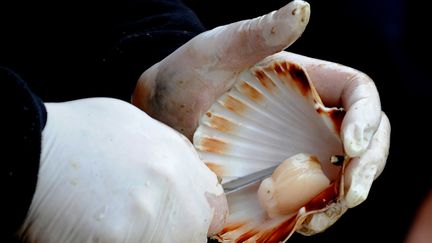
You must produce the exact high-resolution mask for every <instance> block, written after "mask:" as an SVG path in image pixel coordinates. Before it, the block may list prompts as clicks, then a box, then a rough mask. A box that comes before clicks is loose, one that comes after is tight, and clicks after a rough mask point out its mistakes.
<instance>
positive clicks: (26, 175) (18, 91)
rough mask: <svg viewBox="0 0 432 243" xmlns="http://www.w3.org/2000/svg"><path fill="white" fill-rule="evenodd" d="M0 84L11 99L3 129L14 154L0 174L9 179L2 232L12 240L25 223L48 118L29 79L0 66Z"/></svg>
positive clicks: (9, 240) (9, 151) (5, 179)
mask: <svg viewBox="0 0 432 243" xmlns="http://www.w3.org/2000/svg"><path fill="white" fill-rule="evenodd" d="M0 87H1V90H2V91H7V92H8V95H10V96H9V97H10V98H11V99H10V102H8V103H3V104H4V106H6V104H7V106H6V107H5V110H6V112H4V114H8V117H7V119H3V122H5V125H4V129H5V130H7V131H6V132H3V134H5V136H4V137H3V139H4V140H3V141H4V142H3V145H4V144H6V151H7V153H12V154H13V156H12V158H9V159H6V160H5V161H3V163H2V167H1V168H2V169H1V177H2V179H3V181H5V182H6V185H5V191H4V192H5V194H3V200H4V202H5V207H4V208H3V212H4V213H3V216H2V221H3V223H2V225H3V226H2V227H4V229H6V232H5V234H3V236H8V237H9V238H8V241H7V242H12V241H13V238H14V234H15V232H16V231H17V230H18V228H19V227H20V225H21V224H22V222H23V220H24V218H25V216H26V213H27V210H28V208H29V206H30V203H31V199H32V197H33V194H34V191H35V189H36V181H37V172H38V170H39V156H40V149H41V132H42V129H43V127H44V126H45V122H46V118H47V117H46V110H45V106H44V104H43V103H42V101H41V100H40V99H39V98H38V97H37V96H35V95H34V94H33V93H32V92H31V91H30V89H29V88H28V86H27V85H26V83H25V82H24V81H23V80H22V79H21V78H20V77H18V76H17V75H16V74H15V73H14V72H12V71H11V70H8V69H5V68H1V67H0Z"/></svg>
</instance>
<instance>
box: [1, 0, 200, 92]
mask: <svg viewBox="0 0 432 243" xmlns="http://www.w3.org/2000/svg"><path fill="white" fill-rule="evenodd" d="M0 29H1V38H0V53H1V55H0V66H6V67H9V68H11V69H13V70H15V71H16V72H17V73H18V74H20V75H21V77H22V78H23V79H24V80H26V81H27V82H29V83H30V84H31V87H32V89H33V90H34V91H35V92H36V93H37V94H38V95H39V96H40V97H41V98H42V99H43V100H44V101H65V100H71V99H77V98H83V97H94V96H108V97H114V98H119V99H122V100H127V101H129V99H130V95H131V93H132V91H133V89H134V87H135V83H136V80H137V79H138V77H139V76H140V75H141V73H142V72H143V71H144V70H146V69H147V68H149V67H150V66H151V65H153V64H155V63H156V62H158V61H160V60H161V59H163V58H164V57H165V56H167V55H168V54H169V53H171V52H172V51H174V50H175V49H176V48H178V47H179V46H181V45H182V44H184V43H185V42H186V41H188V40H189V39H191V38H192V37H193V36H195V35H197V34H198V33H200V32H202V31H203V30H204V28H203V27H202V25H201V23H200V22H199V20H198V18H197V17H196V16H195V14H194V13H193V12H192V11H191V10H190V9H188V8H187V7H185V6H184V5H183V3H182V2H181V1H179V0H169V1H168V0H114V1H101V0H95V1H84V0H77V1H69V2H61V1H60V2H51V1H31V0H22V1H19V0H18V1H15V0H14V1H1V3H0Z"/></svg>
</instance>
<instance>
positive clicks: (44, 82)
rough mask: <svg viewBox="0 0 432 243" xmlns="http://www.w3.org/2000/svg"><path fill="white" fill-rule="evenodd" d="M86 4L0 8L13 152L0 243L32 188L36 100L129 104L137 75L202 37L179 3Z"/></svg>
mask: <svg viewBox="0 0 432 243" xmlns="http://www.w3.org/2000/svg"><path fill="white" fill-rule="evenodd" d="M91 2H92V3H91V5H89V3H88V1H80V0H78V1H74V2H72V3H63V4H61V5H60V3H49V4H48V3H46V2H44V1H42V2H37V3H35V2H34V1H4V2H3V1H2V3H1V4H0V29H1V30H2V35H1V38H0V90H1V91H2V93H3V94H8V96H10V97H12V100H7V101H5V102H2V104H3V107H5V106H6V111H7V112H3V114H8V116H7V118H6V119H5V118H3V119H2V120H3V121H4V122H6V125H5V126H4V128H5V129H6V130H8V132H7V136H6V138H5V139H4V141H7V147H6V148H7V151H14V152H11V153H13V154H14V156H13V158H12V159H9V160H7V161H5V162H4V163H5V164H6V166H3V167H2V169H1V172H2V179H6V195H4V198H5V201H6V207H5V208H4V211H5V212H6V217H4V218H3V222H4V224H3V225H6V232H5V233H4V235H3V236H5V235H6V237H9V238H8V240H7V241H6V242H13V241H14V240H13V239H12V238H14V234H15V233H16V232H17V230H18V229H19V227H20V226H21V225H22V223H23V221H24V219H25V217H26V214H27V211H28V209H29V206H30V204H31V200H32V197H33V194H34V192H35V188H36V182H37V174H38V169H39V161H40V152H41V133H42V130H43V128H44V126H45V123H46V120H47V114H46V110H45V106H44V104H43V102H42V101H41V100H43V101H44V102H57V101H68V100H73V99H79V98H86V97H102V96H104V97H113V98H119V99H122V100H126V101H129V99H130V95H131V93H132V92H133V89H134V87H135V83H136V81H137V80H138V78H139V76H140V75H141V73H142V72H144V71H145V70H146V69H147V68H149V67H150V66H152V65H153V64H155V63H157V62H159V61H160V60H162V59H163V58H164V57H166V56H167V55H169V54H170V53H171V52H173V51H174V50H175V49H177V48H178V47H179V46H181V45H183V44H184V43H185V42H187V41H188V40H190V39H191V38H193V37H194V36H195V35H197V34H199V33H200V32H202V31H204V28H203V27H202V25H201V23H200V21H199V20H198V18H197V17H196V16H195V14H194V13H193V12H192V11H191V10H190V9H189V8H187V7H186V6H184V5H183V3H182V2H181V1H179V0H141V1H139V0H129V1H124V0H123V1H110V2H107V1H97V0H96V1H91ZM53 4H54V5H56V4H57V6H53ZM71 4H73V5H71ZM54 9H55V11H53V10H54ZM27 10H30V11H28V12H27ZM12 70H13V71H12ZM23 80H25V81H26V82H27V83H26V82H24V81H23ZM29 87H31V89H30V88H29ZM35 94H37V95H35ZM39 97H40V98H39ZM3 239H4V238H3ZM2 242H3V240H2Z"/></svg>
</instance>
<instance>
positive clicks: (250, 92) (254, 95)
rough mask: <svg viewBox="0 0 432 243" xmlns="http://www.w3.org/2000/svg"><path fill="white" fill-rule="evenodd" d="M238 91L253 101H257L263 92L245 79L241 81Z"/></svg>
mask: <svg viewBox="0 0 432 243" xmlns="http://www.w3.org/2000/svg"><path fill="white" fill-rule="evenodd" d="M240 91H241V92H242V93H243V94H244V95H246V96H247V97H249V98H250V99H251V100H253V101H259V100H261V99H262V98H263V94H262V93H261V92H260V91H259V90H257V89H256V88H254V87H253V86H251V85H250V84H248V83H246V82H245V81H241V84H240Z"/></svg>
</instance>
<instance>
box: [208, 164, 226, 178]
mask: <svg viewBox="0 0 432 243" xmlns="http://www.w3.org/2000/svg"><path fill="white" fill-rule="evenodd" d="M205 164H206V165H207V167H208V168H209V169H210V170H211V171H213V172H214V173H215V174H216V175H217V176H223V175H224V169H223V167H222V166H220V165H218V164H215V163H213V162H207V161H206V162H205Z"/></svg>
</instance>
